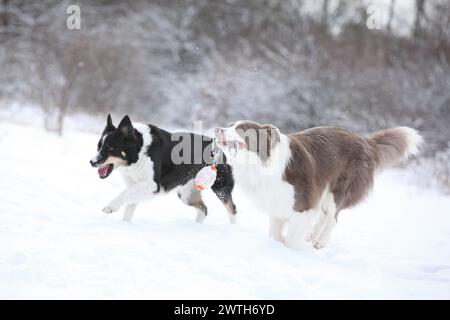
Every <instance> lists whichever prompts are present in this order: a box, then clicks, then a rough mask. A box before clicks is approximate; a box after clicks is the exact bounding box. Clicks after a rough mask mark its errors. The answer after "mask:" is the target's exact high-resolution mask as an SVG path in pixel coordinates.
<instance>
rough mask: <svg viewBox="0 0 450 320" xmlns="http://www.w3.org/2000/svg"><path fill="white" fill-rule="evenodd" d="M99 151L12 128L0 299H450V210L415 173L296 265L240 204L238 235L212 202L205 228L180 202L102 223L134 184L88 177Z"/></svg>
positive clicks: (1, 159)
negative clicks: (109, 208) (125, 188)
mask: <svg viewBox="0 0 450 320" xmlns="http://www.w3.org/2000/svg"><path fill="white" fill-rule="evenodd" d="M101 125H103V123H102V124H101ZM101 125H99V132H100V131H101V129H100V126H101ZM97 140H98V135H94V134H88V133H81V132H77V131H72V132H67V133H65V134H64V136H63V137H59V136H57V135H54V134H50V133H47V132H45V131H43V130H42V129H39V128H33V127H28V126H24V125H18V124H10V123H7V122H0V163H1V166H0V177H1V179H0V244H1V245H0V298H3V299H16V298H31V299H50V298H57V299H69V298H75V299H81V298H87V299H93V298H100V299H119V298H125V299H131V298H136V299H152V298H158V299H168V298H171V299H266V298H272V299H283V298H285V299H314V298H321V299H322V298H323V299H331V298H337V299H348V298H351V299H370V298H374V299H378V298H386V299H394V298H406V299H417V298H426V299H431V298H441V299H444V298H445V299H449V298H450V250H449V249H450V197H448V196H444V195H441V194H440V193H439V192H437V191H434V190H426V189H422V188H420V187H418V186H416V185H414V184H411V183H410V181H409V179H408V172H407V171H396V170H394V171H387V172H385V173H384V174H382V175H380V176H379V177H378V178H377V181H376V185H375V188H374V192H373V193H372V194H371V196H370V198H369V199H367V200H366V201H365V202H364V203H363V204H361V205H360V206H358V207H356V208H354V209H352V210H348V211H344V212H342V213H341V216H340V220H339V223H338V226H337V228H336V230H335V233H334V234H333V235H332V240H331V244H330V246H329V247H328V248H325V249H322V250H314V249H312V248H311V249H307V250H305V251H302V252H297V251H293V250H290V249H287V248H285V247H284V246H283V245H281V244H279V243H277V242H274V241H272V240H270V239H268V236H267V228H268V227H267V217H265V216H264V215H263V214H261V213H259V212H257V211H256V210H255V209H254V208H253V207H252V205H251V203H248V202H247V201H246V199H245V198H244V197H243V195H242V194H241V193H240V192H239V190H236V191H235V193H234V197H235V202H236V204H237V206H238V223H237V224H235V225H231V224H229V223H228V217H227V215H226V212H225V209H224V208H223V207H222V206H221V204H220V202H219V201H218V200H216V199H215V198H214V196H213V195H212V194H211V193H210V192H209V191H208V192H207V193H206V194H205V202H206V204H207V205H208V207H209V215H208V218H207V219H206V221H205V223H204V224H203V225H201V224H196V223H194V218H195V210H194V209H192V208H190V207H187V206H185V205H184V204H182V203H181V202H180V201H179V200H178V199H177V196H176V194H175V193H174V192H172V193H170V194H168V195H165V196H161V197H159V198H157V199H155V200H154V201H151V202H148V203H145V204H143V205H141V206H140V207H138V209H137V213H136V216H135V220H134V222H133V223H125V222H123V221H122V220H121V219H122V212H119V213H115V214H111V215H105V214H103V213H102V212H101V209H102V208H103V206H104V205H106V204H107V203H108V202H109V200H111V199H112V198H113V197H114V196H115V195H116V194H118V193H119V192H120V191H121V190H122V188H123V184H122V181H121V178H120V176H119V175H118V173H117V172H113V174H112V175H111V176H110V177H109V178H108V179H106V180H100V179H99V178H98V176H97V172H96V170H95V169H92V168H91V167H90V166H89V159H90V158H91V157H92V156H93V155H94V154H95V151H96V143H97Z"/></svg>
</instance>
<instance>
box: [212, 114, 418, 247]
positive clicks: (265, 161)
mask: <svg viewBox="0 0 450 320" xmlns="http://www.w3.org/2000/svg"><path fill="white" fill-rule="evenodd" d="M215 135H216V140H217V144H218V146H219V147H220V148H221V149H222V150H223V151H224V153H225V154H226V156H227V158H228V160H229V164H231V166H232V168H233V174H234V177H235V181H236V184H237V185H238V186H239V187H240V188H241V189H242V190H243V191H244V192H245V193H246V195H247V196H248V197H249V198H250V199H251V200H253V202H254V204H255V205H256V206H258V207H259V209H261V211H264V212H266V213H268V214H269V216H270V222H269V235H270V236H271V237H272V238H274V239H275V240H278V241H282V242H284V243H285V244H286V246H287V247H290V248H293V249H300V248H302V247H303V245H304V244H305V243H306V241H307V240H308V241H311V242H312V243H313V246H314V247H315V248H317V249H319V248H322V247H324V246H326V244H327V243H328V241H329V238H330V233H331V231H332V230H333V228H334V226H335V225H336V222H337V217H338V214H339V212H340V211H341V210H343V209H346V208H350V207H352V206H354V205H356V204H357V203H359V202H360V201H361V200H362V199H363V198H364V197H365V196H366V195H367V194H368V193H369V191H370V189H371V188H372V186H373V182H374V175H375V173H377V172H379V171H380V170H381V169H383V168H386V167H390V166H394V165H396V164H398V163H399V162H400V161H402V160H403V159H405V158H406V157H407V156H408V155H409V154H416V153H417V151H418V147H419V145H420V144H421V142H422V137H421V136H420V135H419V134H418V132H417V131H416V130H414V129H411V128H408V127H397V128H392V129H386V130H382V131H379V132H376V133H374V134H372V135H369V136H367V137H362V136H359V135H357V134H354V133H352V132H350V131H347V130H345V129H340V128H336V127H316V128H311V129H307V130H305V131H302V132H299V133H295V134H283V133H281V132H280V130H279V129H278V128H276V127H274V126H272V125H267V124H264V125H261V124H258V123H256V122H252V121H239V122H236V123H234V124H232V125H231V126H230V127H228V128H217V129H216V130H215ZM285 227H287V230H286V232H284V229H285Z"/></svg>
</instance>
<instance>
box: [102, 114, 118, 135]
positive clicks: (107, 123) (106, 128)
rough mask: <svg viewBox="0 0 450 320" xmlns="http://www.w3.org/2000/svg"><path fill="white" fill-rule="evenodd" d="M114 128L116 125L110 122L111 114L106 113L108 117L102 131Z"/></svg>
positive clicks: (109, 130)
mask: <svg viewBox="0 0 450 320" xmlns="http://www.w3.org/2000/svg"><path fill="white" fill-rule="evenodd" d="M114 130H116V127H114V125H113V123H112V119H111V115H110V114H108V118H106V127H105V130H103V133H106V132H111V131H114Z"/></svg>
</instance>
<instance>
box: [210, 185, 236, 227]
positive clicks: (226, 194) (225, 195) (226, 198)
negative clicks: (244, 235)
mask: <svg viewBox="0 0 450 320" xmlns="http://www.w3.org/2000/svg"><path fill="white" fill-rule="evenodd" d="M212 190H213V191H214V193H215V194H216V196H217V198H219V200H220V201H221V202H222V204H223V205H224V207H225V209H226V210H227V213H228V218H229V219H230V223H236V205H235V204H234V202H233V198H232V196H231V192H230V191H229V190H228V189H227V188H222V189H216V188H213V189H212Z"/></svg>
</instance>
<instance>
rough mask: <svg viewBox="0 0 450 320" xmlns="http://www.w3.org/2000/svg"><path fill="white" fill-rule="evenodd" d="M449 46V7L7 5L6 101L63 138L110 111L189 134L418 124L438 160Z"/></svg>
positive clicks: (259, 0)
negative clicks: (77, 20) (36, 115)
mask: <svg viewBox="0 0 450 320" xmlns="http://www.w3.org/2000/svg"><path fill="white" fill-rule="evenodd" d="M72 4H77V5H79V6H80V9H81V29H80V30H69V29H68V28H67V27H66V19H67V17H68V14H67V13H66V9H67V7H68V6H69V5H72ZM371 5H375V11H377V10H378V12H376V13H377V14H378V16H374V17H375V18H377V19H378V20H380V21H376V22H377V23H376V24H375V25H377V26H378V27H377V28H369V27H368V23H367V21H368V19H369V18H370V15H371V11H370V12H369V10H368V8H369V6H371ZM449 42H450V1H448V0H404V1H403V0H402V1H396V0H374V1H369V0H367V1H365V0H357V1H353V0H153V1H143V0H136V1H120V2H119V1H113V0H91V1H87V0H86V1H77V2H72V1H67V0H64V1H54V0H44V1H26V0H2V1H1V2H0V67H1V72H0V99H1V100H2V101H26V102H27V103H31V104H33V105H35V106H36V107H38V108H42V110H44V111H45V115H46V116H45V119H42V121H43V124H44V125H45V126H46V127H47V128H48V129H49V130H55V131H58V132H62V131H63V125H64V117H65V116H66V115H67V114H74V113H80V112H84V113H91V114H93V113H103V114H104V113H106V112H110V111H113V112H116V113H119V114H123V113H129V114H131V115H133V117H134V118H135V119H141V120H144V121H147V122H153V123H155V124H160V125H163V126H172V127H173V126H177V127H186V128H191V127H192V123H193V121H194V120H203V121H204V122H205V125H206V126H213V125H217V124H220V125H223V124H226V123H228V122H232V121H235V120H237V119H253V120H255V121H260V122H265V123H266V122H270V123H273V124H275V125H277V126H278V127H280V128H281V129H282V130H283V131H284V132H291V131H297V130H300V129H304V128H307V127H311V126H317V125H335V126H343V127H346V128H349V129H352V130H356V131H358V132H361V133H366V132H370V131H374V130H378V129H381V128H385V127H388V126H394V125H409V126H413V127H415V128H417V129H419V130H420V131H421V132H422V133H423V134H424V135H425V137H426V139H427V142H428V143H427V146H426V149H425V154H426V155H428V156H430V157H433V156H434V154H436V152H438V151H439V152H446V151H445V150H449V145H448V141H449V137H450V43H449ZM2 105H5V104H2ZM449 154H450V152H449ZM441 158H442V156H441Z"/></svg>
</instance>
